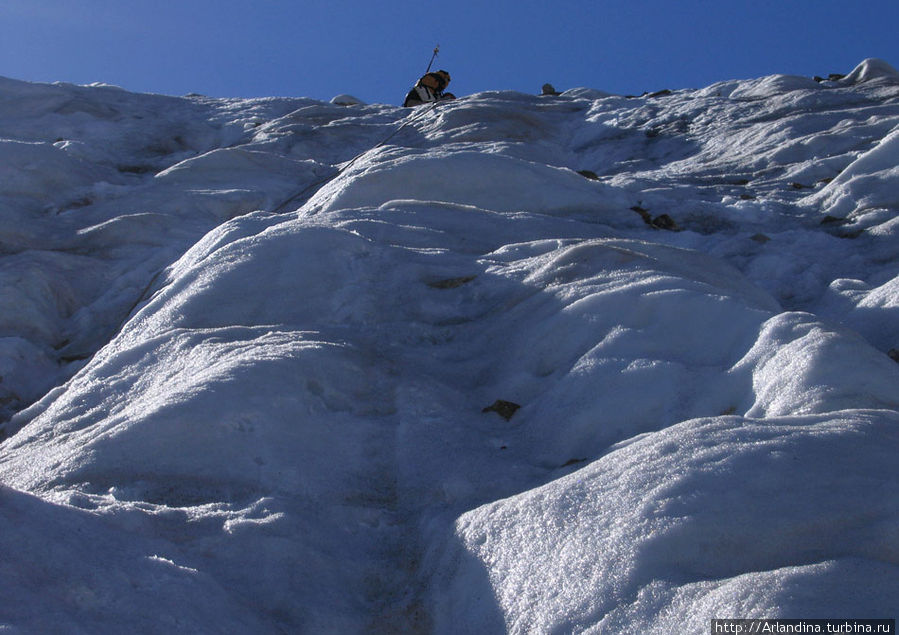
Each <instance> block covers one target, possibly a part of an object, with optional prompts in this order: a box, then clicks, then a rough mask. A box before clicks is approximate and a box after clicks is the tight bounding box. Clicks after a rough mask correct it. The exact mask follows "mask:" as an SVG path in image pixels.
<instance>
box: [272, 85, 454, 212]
mask: <svg viewBox="0 0 899 635" xmlns="http://www.w3.org/2000/svg"><path fill="white" fill-rule="evenodd" d="M439 103H440V102H439V101H435V102H434V103H433V104H431V105H430V106H428V107H427V108H416V111H417V112H414V113H410V114H409V115H407V116H406V118H405V121H404V122H403V124H402V125H401V126H399V127H398V128H397V129H396V130H394V131H393V132H391V133H390V134H389V135H387V136H386V137H385V138H384V139H382V140H381V141H379V142H378V143H377V144H375V145H373V146H372V147H370V148H369V149H367V150H365V151H363V152H360V153H359V154H357V155H356V156H354V157H353V158H352V159H350V160H349V161H348V162H346V163H345V164H344V165H343V167H341V168H340V169H338V170H336V171H335V172H334V173H333V174H329V175H328V176H326V177H325V178H323V179H320V180H318V181H315V182H313V183H310V184H309V185H307V186H306V187H304V188H303V189H302V190H301V191H299V192H297V193H296V194H293V195H291V196H290V198H288V199H287V200H285V201H283V202H282V203H280V204H279V205H278V206H277V207H275V208H274V209H273V210H272V213H273V214H281V213H283V212H284V210H285V209H286V208H287V206H288V205H290V204H291V203H293V202H294V201H296V200H299V199H301V198H302V197H303V196H304V195H305V194H306V193H307V192H309V191H310V190H312V189H313V188H315V187H319V188H320V187H321V186H323V185H325V184H326V183H328V182H330V181H333V180H334V179H336V178H337V177H338V176H340V175H341V174H343V173H344V172H346V171H347V170H348V169H350V168H351V167H352V166H353V164H354V163H355V162H356V161H358V160H359V159H361V158H362V157H363V156H365V155H366V154H368V153H369V152H373V151H375V150H377V149H378V148H380V147H381V146H383V145H384V144H386V143H387V142H388V141H390V140H391V139H393V138H394V137H395V136H396V135H397V134H399V132H400V131H401V130H402V129H403V128H405V127H406V126H408V125H409V124H410V123H412V122H413V121H415V120H416V119H420V118H421V117H422V116H423V115H426V114H427V113H429V112H431V111H432V110H434V108H435V107H436V106H437V104H439Z"/></svg>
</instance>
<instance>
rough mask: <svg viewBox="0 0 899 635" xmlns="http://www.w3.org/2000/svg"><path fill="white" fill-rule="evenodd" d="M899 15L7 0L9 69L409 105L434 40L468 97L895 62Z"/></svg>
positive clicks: (228, 92) (645, 1)
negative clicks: (548, 84) (504, 91)
mask: <svg viewBox="0 0 899 635" xmlns="http://www.w3.org/2000/svg"><path fill="white" fill-rule="evenodd" d="M897 24H899V0H851V1H842V0H753V1H744V0H664V1H663V0H593V1H589V2H588V1H574V0H557V1H556V2H550V1H549V0H543V1H539V2H538V1H534V0H516V1H511V0H492V1H490V2H484V1H478V2H475V1H471V0H461V1H454V2H453V1H449V0H447V1H444V2H436V1H430V0H418V1H415V2H413V1H409V0H396V1H388V0H383V1H381V2H378V1H376V0H308V1H303V0H292V1H289V0H281V1H278V0H252V1H247V0H179V1H174V0H155V1H154V2H148V1H145V2H136V1H134V0H3V1H2V3H0V75H2V76H5V77H12V78H15V79H23V80H29V81H41V82H46V81H66V82H73V83H78V84H87V83H91V82H105V83H110V84H116V85H119V86H122V87H123V88H126V89H128V90H133V91H137V92H155V93H164V94H170V95H181V94H186V93H189V92H196V93H203V94H206V95H210V96H216V97H255V96H270V95H288V96H305V97H313V98H316V99H323V100H328V99H330V98H331V97H333V96H334V95H337V94H341V93H349V94H352V95H355V96H356V97H358V98H360V99H362V100H363V101H366V102H380V103H399V102H401V101H402V98H403V96H404V95H405V93H406V91H407V90H408V89H409V86H410V85H411V84H412V83H413V82H414V81H415V80H416V79H417V78H418V76H419V75H421V74H422V73H423V72H424V70H425V68H426V67H427V64H428V60H429V59H430V56H431V51H432V49H433V48H434V46H435V45H436V44H440V47H441V48H440V56H439V58H438V60H437V61H436V62H435V64H434V68H435V69H437V68H445V69H446V70H448V71H450V73H451V74H452V77H453V82H452V84H451V86H450V90H451V91H453V92H455V93H456V94H457V95H460V96H461V95H466V94H470V93H474V92H479V91H483V90H492V89H513V90H519V91H522V92H528V93H537V92H539V91H540V87H541V85H542V84H543V83H544V82H551V83H552V84H554V85H555V86H556V88H557V89H560V90H561V89H565V88H571V87H575V86H587V87H590V88H597V89H600V90H605V91H608V92H612V93H618V94H640V93H642V92H644V91H654V90H660V89H662V88H671V89H677V88H698V87H703V86H707V85H709V84H712V83H714V82H716V81H720V80H725V79H743V78H750V77H760V76H763V75H769V74H774V73H785V74H795V75H807V76H812V75H827V74H828V73H832V72H844V73H847V72H849V71H850V70H852V68H853V67H854V66H855V65H856V64H857V63H858V62H860V61H862V60H863V59H865V58H867V57H879V58H882V59H885V60H886V61H887V62H889V63H890V64H892V65H893V66H895V67H899V37H897V36H896V25H897Z"/></svg>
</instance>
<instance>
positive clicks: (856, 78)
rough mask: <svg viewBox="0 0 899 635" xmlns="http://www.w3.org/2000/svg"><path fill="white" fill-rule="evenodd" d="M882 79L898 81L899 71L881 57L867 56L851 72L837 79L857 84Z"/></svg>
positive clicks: (845, 82)
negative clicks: (867, 57)
mask: <svg viewBox="0 0 899 635" xmlns="http://www.w3.org/2000/svg"><path fill="white" fill-rule="evenodd" d="M875 80H882V81H887V82H892V83H896V82H899V71H897V70H896V69H895V68H893V67H892V66H890V65H889V64H888V63H887V62H885V61H884V60H881V59H876V58H869V59H866V60H864V61H863V62H862V63H861V64H859V65H858V66H856V67H855V68H854V69H853V70H852V72H851V73H849V74H848V75H847V76H846V77H844V78H843V79H841V80H839V83H841V84H859V83H862V82H871V81H875Z"/></svg>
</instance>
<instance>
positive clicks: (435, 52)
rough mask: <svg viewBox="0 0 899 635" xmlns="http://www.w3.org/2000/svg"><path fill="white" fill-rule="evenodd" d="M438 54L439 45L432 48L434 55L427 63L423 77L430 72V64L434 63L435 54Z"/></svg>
mask: <svg viewBox="0 0 899 635" xmlns="http://www.w3.org/2000/svg"><path fill="white" fill-rule="evenodd" d="M439 52H440V45H439V44H438V45H437V46H435V47H434V54H433V55H432V56H431V61H430V62H428V70H426V71H425V75H427V74H428V73H430V72H431V64H433V63H434V60H435V59H436V57H437V53H439Z"/></svg>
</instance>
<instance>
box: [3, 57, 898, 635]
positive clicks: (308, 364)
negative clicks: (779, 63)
mask: <svg viewBox="0 0 899 635" xmlns="http://www.w3.org/2000/svg"><path fill="white" fill-rule="evenodd" d="M337 102H340V103H337ZM357 102H358V100H355V99H351V98H349V97H348V96H342V98H341V99H335V102H334V103H330V104H329V103H321V102H316V101H312V100H308V99H262V100H220V99H208V98H205V97H202V96H187V97H183V98H175V97H164V96H159V95H137V94H132V93H127V92H125V91H122V90H120V89H117V88H115V87H111V86H72V85H64V84H53V85H42V84H30V83H24V82H19V81H14V80H6V79H3V80H0V158H2V162H0V172H2V181H0V182H2V189H0V213H2V214H3V218H4V220H5V222H4V223H3V226H2V229H0V280H2V286H0V289H2V291H0V376H2V381H0V403H2V407H3V409H4V423H3V424H2V432H3V434H4V436H5V440H4V441H3V443H2V445H0V479H2V484H0V501H2V505H0V545H2V550H3V553H4V554H6V555H5V557H4V558H3V560H2V561H0V580H2V582H3V587H4V589H5V594H4V601H3V602H0V628H3V629H6V630H9V631H10V632H15V633H31V632H42V633H57V632H58V633H97V632H109V633H116V632H122V631H123V630H129V631H133V632H145V633H171V632H184V633H188V632H189V633H198V632H199V633H220V632H252V633H269V632H271V633H279V632H291V633H293V632H308V633H355V632H358V633H362V632H366V633H368V632H383V633H391V632H412V633H414V632H421V633H431V632H433V633H463V632H464V633H503V632H511V633H538V632H539V633H550V632H553V633H562V632H584V631H587V632H596V633H599V632H602V633H618V632H658V633H670V632H691V633H704V632H707V629H708V624H709V620H710V619H712V618H716V617H827V618H835V617H847V618H849V617H854V618H857V617H886V616H894V614H895V609H896V606H897V604H896V600H895V598H896V597H899V532H897V527H899V467H897V464H896V461H895V454H896V451H897V449H899V366H897V364H896V362H895V361H893V359H891V358H890V355H889V353H890V352H891V350H892V349H893V348H894V347H896V348H899V320H897V319H896V318H897V306H899V303H897V291H899V270H897V265H896V262H897V255H899V235H897V234H899V221H897V217H899V196H897V192H899V170H897V167H896V166H897V165H899V73H897V71H895V70H894V69H893V68H892V67H890V66H889V65H888V64H887V63H885V62H883V61H879V60H866V61H864V62H862V63H861V64H860V65H859V67H858V68H857V69H855V70H854V71H853V72H852V73H851V74H849V75H847V76H846V77H845V78H843V79H834V80H828V81H820V82H819V81H814V80H812V79H807V78H799V77H789V76H772V77H765V78H760V79H755V80H740V81H737V80H734V81H729V82H723V83H720V84H715V85H713V86H709V87H707V88H704V89H701V90H678V91H673V92H668V91H665V92H662V93H655V94H652V95H644V96H642V97H635V98H626V97H621V96H615V95H608V94H606V93H602V92H599V91H596V90H589V89H573V90H570V91H567V92H565V93H563V94H562V95H561V96H559V97H543V96H540V97H538V96H530V95H524V94H519V93H511V92H494V93H481V94H477V95H472V96H469V97H464V98H462V99H459V100H456V101H454V102H447V103H443V104H441V105H440V106H439V107H437V108H420V109H415V110H407V109H401V108H397V107H393V106H389V105H366V104H362V103H357ZM343 104H349V105H343ZM513 404H514V405H513ZM516 406H517V407H516Z"/></svg>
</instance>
